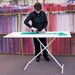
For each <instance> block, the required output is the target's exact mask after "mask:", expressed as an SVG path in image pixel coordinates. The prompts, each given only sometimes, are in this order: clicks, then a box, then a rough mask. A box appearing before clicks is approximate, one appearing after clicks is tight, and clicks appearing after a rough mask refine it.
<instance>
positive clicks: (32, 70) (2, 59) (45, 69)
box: [0, 54, 75, 75]
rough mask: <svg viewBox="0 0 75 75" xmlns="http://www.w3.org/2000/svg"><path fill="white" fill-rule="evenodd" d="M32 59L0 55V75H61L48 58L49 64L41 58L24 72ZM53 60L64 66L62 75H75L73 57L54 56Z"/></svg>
mask: <svg viewBox="0 0 75 75" xmlns="http://www.w3.org/2000/svg"><path fill="white" fill-rule="evenodd" d="M33 57H34V56H32V55H11V54H0V75H62V74H61V69H60V67H59V66H58V65H57V64H56V63H55V61H54V60H53V59H52V58H51V57H50V56H49V58H50V59H51V61H50V62H46V61H45V60H44V58H43V57H42V56H41V61H40V62H39V63H37V62H36V61H35V60H34V61H33V62H32V63H31V64H30V65H29V66H28V68H27V69H26V70H23V69H24V67H25V65H26V64H27V62H28V61H29V60H31V59H32V58H33ZM55 58H56V59H57V60H58V61H59V62H60V63H61V64H64V73H63V75H75V56H55Z"/></svg>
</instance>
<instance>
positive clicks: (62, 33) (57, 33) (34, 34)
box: [4, 31, 71, 74]
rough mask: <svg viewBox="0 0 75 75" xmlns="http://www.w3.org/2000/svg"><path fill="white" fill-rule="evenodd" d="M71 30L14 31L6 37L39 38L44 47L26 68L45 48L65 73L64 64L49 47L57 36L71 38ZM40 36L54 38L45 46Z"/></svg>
mask: <svg viewBox="0 0 75 75" xmlns="http://www.w3.org/2000/svg"><path fill="white" fill-rule="evenodd" d="M70 37H71V35H70V32H68V31H67V32H65V31H55V32H12V33H10V34H8V35H6V36H4V38H37V40H38V41H39V42H40V44H41V45H42V46H43V47H44V48H43V49H42V50H41V51H40V52H39V53H38V54H37V55H36V56H35V57H34V58H33V59H32V60H30V61H29V62H28V63H27V65H26V66H25V68H24V70H26V69H27V67H28V65H29V64H30V63H31V62H32V61H33V60H34V59H36V57H37V56H38V55H39V54H40V53H42V52H43V51H44V50H45V49H46V51H47V52H48V53H49V55H50V56H51V57H52V58H53V59H54V61H55V62H56V63H57V64H58V65H59V67H60V68H61V73H62V74H63V70H64V64H62V65H61V64H60V63H59V62H58V61H57V59H56V58H55V57H54V56H53V55H52V54H51V52H49V50H48V49H47V47H48V46H49V45H50V44H51V43H52V42H53V41H54V40H55V39H56V38H70ZM38 38H53V39H52V40H51V41H50V42H49V44H47V46H44V45H43V43H42V42H41V41H40V40H39V39H38Z"/></svg>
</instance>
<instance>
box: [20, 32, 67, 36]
mask: <svg viewBox="0 0 75 75" xmlns="http://www.w3.org/2000/svg"><path fill="white" fill-rule="evenodd" d="M21 34H44V33H41V32H21ZM46 34H51V35H52V34H57V35H59V36H67V34H66V33H63V32H59V33H58V32H54V33H46Z"/></svg>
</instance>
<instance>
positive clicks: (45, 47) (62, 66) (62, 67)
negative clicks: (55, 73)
mask: <svg viewBox="0 0 75 75" xmlns="http://www.w3.org/2000/svg"><path fill="white" fill-rule="evenodd" d="M55 39H56V38H54V39H52V41H51V42H50V43H49V44H47V46H44V45H43V43H42V42H41V41H40V40H39V39H38V38H37V40H38V41H39V42H40V44H41V45H42V46H43V47H44V49H42V50H41V51H40V52H39V53H38V54H37V55H36V56H35V57H34V58H33V59H32V60H30V61H29V62H28V63H27V65H26V66H25V68H24V70H26V69H27V67H28V65H29V64H30V63H31V62H32V61H33V60H34V59H36V58H37V56H38V55H39V54H41V53H42V52H43V51H44V50H45V49H46V51H47V52H48V53H49V55H50V56H51V57H52V58H53V59H54V60H55V62H56V63H57V64H58V65H59V66H60V68H61V73H62V74H63V69H64V64H62V65H61V64H60V63H59V62H58V61H57V60H56V58H55V57H54V56H53V55H52V54H51V53H50V52H49V50H48V49H47V47H48V46H49V45H50V44H51V43H52V42H53V41H54V40H55Z"/></svg>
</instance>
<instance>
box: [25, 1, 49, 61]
mask: <svg viewBox="0 0 75 75" xmlns="http://www.w3.org/2000/svg"><path fill="white" fill-rule="evenodd" d="M30 20H31V21H32V25H30V24H29V21H30ZM47 23H48V22H47V17H46V14H45V12H44V11H42V5H41V4H40V3H39V2H37V3H35V4H34V11H32V12H31V13H30V14H29V15H28V17H27V18H26V19H25V21H24V24H25V25H26V26H28V27H29V28H30V29H31V30H32V31H33V32H45V31H46V27H47ZM33 40H34V45H35V55H37V54H38V53H39V52H40V43H39V42H38V40H37V39H36V38H33ZM39 40H40V41H41V42H42V43H43V44H44V45H45V46H46V38H39ZM42 49H43V47H42ZM40 56H41V55H39V56H38V57H37V58H36V61H37V62H40ZM43 56H44V58H45V60H46V61H48V62H49V61H50V59H49V58H48V53H47V51H46V50H44V51H43Z"/></svg>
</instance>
